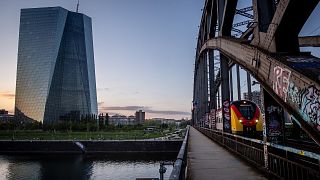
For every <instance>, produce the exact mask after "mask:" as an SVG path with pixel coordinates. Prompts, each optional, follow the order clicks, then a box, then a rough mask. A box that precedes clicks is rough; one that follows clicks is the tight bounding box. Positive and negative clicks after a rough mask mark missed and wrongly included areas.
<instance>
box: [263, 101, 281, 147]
mask: <svg viewBox="0 0 320 180" xmlns="http://www.w3.org/2000/svg"><path fill="white" fill-rule="evenodd" d="M282 117H283V109H282V107H280V106H276V105H272V104H269V105H268V106H267V114H266V119H267V121H266V128H267V137H268V141H271V142H280V141H281V138H282V134H283V132H282V124H281V122H282V121H283V119H282Z"/></svg>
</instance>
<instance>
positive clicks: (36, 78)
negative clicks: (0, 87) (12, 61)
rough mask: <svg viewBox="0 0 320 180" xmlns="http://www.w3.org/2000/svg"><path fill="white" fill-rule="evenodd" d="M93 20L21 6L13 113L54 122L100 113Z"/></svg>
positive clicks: (60, 10)
mask: <svg viewBox="0 0 320 180" xmlns="http://www.w3.org/2000/svg"><path fill="white" fill-rule="evenodd" d="M94 67H95V66H94V55H93V40H92V28H91V18H90V17H88V16H86V15H84V14H82V13H77V12H71V11H68V10H66V9H64V8H61V7H45V8H30V9H22V10H21V15H20V29H19V47H18V65H17V81H16V99H15V115H16V118H17V119H18V120H36V121H43V123H46V124H47V123H49V124H51V123H55V122H57V121H58V120H64V119H70V118H73V119H79V120H80V117H82V116H93V115H97V114H98V108H97V95H96V78H95V69H94Z"/></svg>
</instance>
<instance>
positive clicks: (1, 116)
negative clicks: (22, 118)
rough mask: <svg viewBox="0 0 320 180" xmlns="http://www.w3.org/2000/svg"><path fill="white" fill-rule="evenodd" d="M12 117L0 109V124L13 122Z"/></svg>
mask: <svg viewBox="0 0 320 180" xmlns="http://www.w3.org/2000/svg"><path fill="white" fill-rule="evenodd" d="M13 120H14V115H11V114H9V113H8V111H6V110H5V109H0V122H8V121H13Z"/></svg>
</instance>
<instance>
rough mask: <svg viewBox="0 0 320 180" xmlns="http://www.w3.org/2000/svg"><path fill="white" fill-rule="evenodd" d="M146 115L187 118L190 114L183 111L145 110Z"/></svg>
mask: <svg viewBox="0 0 320 180" xmlns="http://www.w3.org/2000/svg"><path fill="white" fill-rule="evenodd" d="M145 112H146V113H151V114H165V115H186V116H189V115H190V114H191V113H190V112H185V111H169V110H167V111H165V110H152V109H147V110H145Z"/></svg>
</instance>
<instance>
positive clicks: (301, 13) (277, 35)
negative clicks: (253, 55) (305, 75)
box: [258, 0, 319, 53]
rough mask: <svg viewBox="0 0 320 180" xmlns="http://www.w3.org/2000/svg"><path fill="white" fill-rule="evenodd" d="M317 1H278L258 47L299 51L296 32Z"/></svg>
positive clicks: (276, 50) (272, 50)
mask: <svg viewBox="0 0 320 180" xmlns="http://www.w3.org/2000/svg"><path fill="white" fill-rule="evenodd" d="M259 2H265V1H264V0H258V4H259ZM318 3H319V0H308V1H301V0H281V1H279V3H278V5H277V8H276V11H275V13H274V16H273V18H272V21H271V23H270V25H269V26H268V30H267V32H266V34H265V36H264V38H263V39H261V40H262V43H261V45H260V47H261V48H263V49H265V50H267V51H269V52H290V53H297V52H299V41H298V34H299V32H300V30H301V28H302V27H303V25H304V23H305V22H306V20H307V19H308V17H309V16H310V14H311V13H312V11H313V10H314V8H315V7H316V6H317V4H318ZM261 14H262V13H261V12H260V13H259V16H260V15H261ZM260 35H261V34H260Z"/></svg>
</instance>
